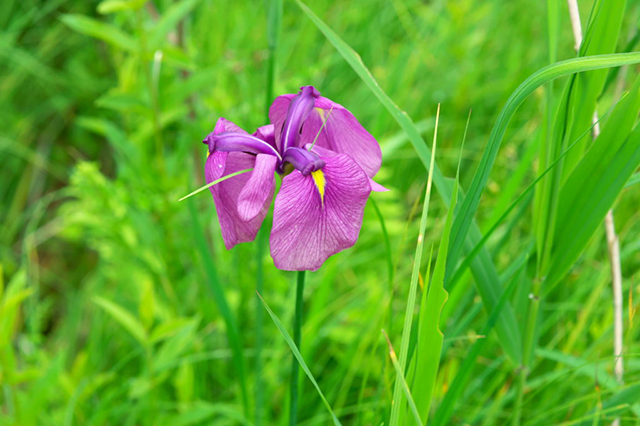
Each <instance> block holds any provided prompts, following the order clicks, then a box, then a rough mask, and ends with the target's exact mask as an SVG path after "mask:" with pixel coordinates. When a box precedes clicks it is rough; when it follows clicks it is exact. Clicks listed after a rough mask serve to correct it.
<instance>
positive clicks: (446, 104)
mask: <svg viewBox="0 0 640 426" xmlns="http://www.w3.org/2000/svg"><path fill="white" fill-rule="evenodd" d="M626 3H628V4H626ZM626 3H625V2H622V1H611V0H596V1H581V2H580V4H579V6H580V11H581V17H582V24H583V33H584V40H585V43H583V46H582V47H581V49H580V53H579V55H578V57H576V55H575V51H574V46H573V35H572V32H571V24H570V20H569V13H568V10H567V7H566V4H565V2H560V1H555V0H549V1H548V2H546V3H545V2H528V1H525V0H515V1H510V2H503V1H498V0H489V1H485V2H473V1H470V0H461V1H456V2H445V1H440V0H436V1H433V2H428V3H425V2H420V1H417V0H374V1H373V2H372V1H365V0H350V1H346V2H331V1H328V0H320V1H315V2H302V1H289V0H288V1H283V2H280V1H277V0H273V1H268V2H264V4H263V3H262V2H258V3H255V2H249V1H245V0H242V1H238V2H231V1H226V0H225V1H213V0H156V1H153V2H144V1H143V0H123V1H120V0H104V1H101V2H65V1H63V0H51V1H47V2H45V3H42V2H36V1H35V0H24V1H22V2H17V1H15V0H9V1H3V2H0V26H1V27H2V31H1V32H0V58H1V60H0V167H1V168H2V170H3V171H2V180H0V221H1V223H2V226H1V227H0V271H1V272H0V283H1V284H2V285H0V289H1V291H0V387H1V388H2V391H1V392H0V424H2V425H5V424H6V425H16V426H18V425H19V426H24V425H56V426H57V425H111V424H123V425H141V426H145V425H182V426H189V425H205V424H216V425H252V424H262V425H284V424H287V422H288V421H289V411H290V407H289V397H288V393H289V379H290V363H291V360H292V357H295V359H296V361H297V362H299V364H300V365H301V366H302V369H303V371H304V373H305V375H301V377H300V381H299V392H298V395H299V397H298V400H297V405H298V408H297V412H298V424H300V425H324V424H343V425H380V424H385V425H386V424H390V423H389V422H390V421H392V422H396V423H395V424H414V423H416V417H420V418H421V422H423V423H424V422H425V420H426V421H427V422H428V424H434V425H447V424H472V425H502V424H510V423H511V424H520V425H528V426H535V425H548V424H565V425H569V424H607V423H610V422H611V421H612V420H613V419H614V418H619V419H620V420H621V424H622V425H635V424H638V423H639V422H640V405H639V404H638V402H637V395H638V388H639V387H640V358H639V356H640V355H639V354H640V345H639V344H638V342H639V341H640V335H639V333H640V332H639V327H638V324H637V322H638V315H637V314H635V313H636V312H637V308H638V303H639V302H638V301H640V294H639V292H640V287H639V286H638V285H639V284H638V283H639V282H640V281H639V280H638V277H639V275H638V271H639V270H640V257H639V256H638V253H639V252H640V250H639V247H640V226H639V224H640V220H639V219H640V216H639V214H638V209H637V206H638V205H639V204H640V192H639V190H640V186H639V185H637V182H638V181H639V180H638V173H639V170H638V166H639V164H640V157H639V156H640V128H639V127H638V126H637V124H636V122H637V116H638V111H639V110H640V101H639V100H638V99H640V98H639V94H640V92H639V91H638V90H639V89H638V87H640V86H639V84H640V83H637V81H638V79H637V76H638V67H637V65H635V64H636V63H637V62H638V60H639V57H640V54H638V53H634V51H635V50H637V49H638V46H637V42H638V40H639V39H640V36H638V34H639V33H638V29H637V21H638V16H640V7H638V5H637V4H635V3H633V2H626ZM593 55H605V56H597V57H595V58H594V57H593ZM623 64H626V66H625V67H624V68H612V67H618V66H620V65H623ZM595 68H599V69H598V70H595ZM576 72H579V74H575V73H576ZM306 84H313V85H314V86H315V87H317V88H318V89H319V90H320V92H321V93H322V94H323V95H325V96H327V97H329V98H331V99H332V100H334V101H336V102H338V103H340V104H342V105H344V106H345V107H347V108H349V109H350V110H351V111H352V112H353V113H354V115H355V116H356V117H357V118H358V119H359V121H360V122H361V123H362V124H363V125H364V126H365V127H366V128H367V129H368V130H369V131H370V132H371V133H372V134H373V135H374V136H375V137H376V138H377V139H378V141H379V142H380V144H381V147H382V149H383V152H384V159H383V166H382V169H381V171H380V172H379V174H378V176H377V177H376V180H377V181H378V182H380V183H381V184H382V185H384V186H385V187H387V188H390V189H391V191H389V192H386V193H374V194H373V195H372V198H373V201H374V203H375V204H374V203H369V204H368V205H367V208H366V210H365V217H364V221H363V223H364V225H363V228H362V231H361V233H360V237H359V240H358V243H357V244H356V246H355V247H354V248H352V249H350V250H348V251H346V252H343V253H340V254H338V255H336V256H334V257H332V258H331V259H330V260H329V261H328V262H326V264H325V265H324V266H323V268H322V269H321V270H320V271H318V272H314V273H307V275H306V283H305V293H304V312H305V313H304V317H305V319H304V324H303V327H302V330H301V331H302V342H303V344H302V346H301V348H299V349H298V348H297V346H296V345H295V344H293V340H292V338H291V337H289V335H290V334H291V335H293V330H292V329H291V328H290V324H292V323H293V319H294V315H295V311H296V309H295V308H296V306H295V304H294V303H293V300H295V296H296V288H295V274H293V273H287V272H282V271H278V270H275V269H274V268H273V265H272V262H271V259H270V257H269V256H268V249H267V244H268V238H267V235H268V226H269V224H270V222H269V221H270V219H269V218H268V219H267V221H266V223H267V227H266V229H263V232H262V233H261V237H260V238H259V240H260V241H262V242H261V243H253V244H242V245H240V246H238V247H236V248H234V249H233V250H231V251H227V250H226V249H225V248H224V245H223V243H222V239H221V235H220V230H219V226H218V223H217V220H216V217H215V209H214V206H213V203H212V201H211V197H210V196H209V195H207V194H206V192H208V191H205V193H204V194H194V195H193V196H192V197H190V198H189V199H188V200H185V201H182V202H178V201H177V200H178V199H179V198H180V197H182V196H184V195H185V194H188V193H190V192H191V191H193V190H194V189H196V188H200V187H202V186H203V185H204V184H205V182H204V181H203V170H202V169H203V165H204V160H205V156H206V149H205V146H204V145H203V144H201V141H202V139H203V138H204V137H205V136H206V135H207V133H208V132H209V131H210V130H211V129H212V127H213V124H214V123H215V120H216V119H217V118H218V117H220V116H224V117H225V118H228V119H230V120H232V121H234V122H236V123H237V124H239V125H240V126H241V127H243V128H245V129H248V130H252V129H254V128H256V127H257V126H260V125H262V124H264V121H265V102H266V104H269V103H270V102H271V100H272V99H271V98H273V97H274V96H276V95H278V94H281V93H292V92H295V91H296V90H297V89H298V88H299V87H300V86H302V85H306ZM621 94H624V96H623V97H622V100H620V98H621ZM265 99H266V101H265ZM438 104H440V105H441V107H440V108H441V109H440V115H439V122H438V124H437V132H438V149H437V152H436V153H435V156H434V163H433V166H432V167H430V166H429V164H430V161H431V158H432V152H431V150H430V149H429V145H430V144H427V143H426V141H430V139H431V136H432V134H433V132H434V129H435V128H436V125H435V118H436V109H437V105H438ZM470 109H472V110H473V114H472V115H471V119H470V121H469V123H468V129H467V118H468V116H469V110H470ZM594 110H597V111H598V113H599V116H600V127H601V129H602V131H601V135H600V137H599V138H598V139H596V140H595V141H594V140H593V138H592V137H591V135H590V128H591V126H592V121H591V117H592V115H593V111H594ZM501 111H502V112H501ZM465 134H466V141H465V144H464V147H463V148H461V141H462V140H463V135H465ZM461 150H462V152H461ZM459 158H460V165H459V178H458V179H456V176H457V173H456V172H457V170H458V160H459ZM428 173H432V174H433V187H434V193H433V195H432V196H431V197H430V201H429V207H428V208H429V219H428V220H427V221H426V222H425V223H424V224H421V218H420V215H419V213H417V212H419V211H420V210H421V209H422V208H423V207H426V206H425V205H424V204H423V203H424V200H423V198H424V197H423V195H424V193H425V188H426V187H425V184H426V182H427V178H428ZM454 182H457V184H456V185H459V188H458V189H457V191H458V196H454V197H453V198H452V193H455V192H454ZM451 206H455V207H453V208H452V207H451ZM610 208H613V212H614V215H615V223H616V231H617V233H618V235H619V238H620V244H621V247H620V248H621V266H622V276H623V294H624V295H625V300H624V311H623V315H624V324H625V330H624V331H625V336H624V342H625V344H624V363H625V382H624V384H619V383H618V382H617V381H616V380H615V376H614V374H613V365H614V358H613V311H612V309H613V308H612V306H613V300H612V292H611V288H610V266H609V261H608V252H607V244H606V239H605V232H604V225H603V224H602V219H603V218H604V215H605V213H606V212H607V211H608V210H609V209H610ZM451 210H453V211H451ZM425 217H426V216H425ZM423 227H426V228H424V229H426V230H425V231H422V229H423ZM449 233H450V238H448V236H449ZM419 234H422V235H423V239H422V244H423V246H422V247H420V248H419V250H418V252H416V251H415V250H416V247H415V246H414V244H413V242H414V241H415V239H416V238H417V237H418V235H419ZM447 242H448V244H447ZM430 249H433V253H437V254H436V255H434V257H433V259H432V258H431V257H430V256H429V257H428V256H427V255H428V254H429V253H426V254H425V253H423V252H424V250H430ZM421 258H423V259H425V260H424V261H423V262H420V259H421ZM427 259H428V261H427ZM412 276H413V280H412ZM440 283H442V285H441V284H440ZM256 289H259V290H260V292H259V293H260V296H261V298H262V300H260V299H256ZM430 289H431V290H433V291H435V292H434V293H432V291H431V290H430ZM447 293H448V300H447V301H446V304H444V308H443V309H442V312H441V313H439V312H438V313H437V312H434V309H436V308H437V307H439V306H442V305H441V302H443V299H441V297H442V296H443V295H444V294H447ZM430 299H431V300H430ZM432 306H433V307H435V308H434V309H429V307H432ZM265 308H267V309H265ZM436 310H437V309H436ZM283 324H284V325H283ZM382 329H384V331H385V333H386V334H387V335H388V339H389V342H390V343H388V342H387V341H386V339H385V338H384V337H383V336H382V335H381V334H382V333H381V330H382ZM439 332H442V335H440V334H439ZM425 336H427V337H425ZM439 336H440V338H441V339H442V340H441V341H440V343H439V344H438V340H439ZM439 346H441V349H438V347H439ZM393 348H395V349H396V350H397V351H398V352H397V357H396V352H395V351H394V349H393ZM390 350H391V351H392V356H391V357H390ZM425 352H426V354H425ZM394 357H395V358H394ZM398 372H400V373H403V374H400V375H398ZM407 401H408V402H407Z"/></svg>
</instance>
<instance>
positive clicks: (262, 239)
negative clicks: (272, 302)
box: [254, 0, 282, 426]
mask: <svg viewBox="0 0 640 426" xmlns="http://www.w3.org/2000/svg"><path fill="white" fill-rule="evenodd" d="M266 7H267V45H268V49H269V59H268V63H267V74H266V90H265V104H264V116H265V120H266V122H269V108H270V106H271V102H272V101H273V86H274V85H275V75H276V52H277V50H278V44H279V43H278V42H279V38H280V31H281V28H280V27H281V25H280V23H281V22H282V0H270V1H268V2H267V3H266ZM267 235H268V225H265V223H264V222H263V223H262V225H261V227H260V230H259V231H258V237H257V239H256V244H257V248H256V291H257V292H258V294H261V293H262V291H263V288H264V268H263V263H264V257H265V252H266V249H267ZM254 309H255V314H256V328H255V333H256V359H255V372H256V383H255V395H254V396H255V406H256V410H255V426H261V425H262V418H263V416H264V401H265V398H264V393H265V389H264V384H263V383H264V380H263V379H264V374H263V371H262V346H263V341H264V337H263V322H264V310H263V309H262V306H261V303H260V299H259V298H257V297H256V300H255V308H254Z"/></svg>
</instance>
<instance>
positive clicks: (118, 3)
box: [98, 0, 147, 15]
mask: <svg viewBox="0 0 640 426" xmlns="http://www.w3.org/2000/svg"><path fill="white" fill-rule="evenodd" d="M146 2H147V0H104V1H101V2H100V4H98V13H101V14H103V15H106V14H109V13H114V12H121V11H123V10H138V9H140V8H141V7H142V6H144V4H145V3H146Z"/></svg>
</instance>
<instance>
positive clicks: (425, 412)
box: [413, 150, 458, 424]
mask: <svg viewBox="0 0 640 426" xmlns="http://www.w3.org/2000/svg"><path fill="white" fill-rule="evenodd" d="M434 151H435V150H434ZM457 198H458V180H457V179H456V181H455V183H454V184H453V195H452V196H451V205H450V206H449V211H448V213H447V219H446V222H445V225H444V230H443V231H442V238H441V240H440V247H439V248H438V257H437V259H436V266H435V269H434V271H433V278H432V279H431V285H429V289H428V292H427V291H426V288H425V291H424V292H423V293H422V302H421V303H420V323H419V326H418V342H417V347H418V353H417V358H416V359H419V361H420V362H417V363H416V375H415V381H414V386H413V394H414V395H415V398H416V400H417V401H418V404H419V407H420V417H421V419H422V421H423V422H424V423H425V424H426V423H427V420H428V418H429V412H430V410H431V401H432V399H433V391H434V388H435V385H436V378H437V376H438V368H439V366H440V354H441V353H442V343H443V341H444V334H443V333H442V331H441V330H440V315H441V313H442V309H443V307H444V304H445V303H446V301H447V298H448V296H449V295H448V293H447V291H446V290H445V289H444V274H445V266H446V262H447V251H448V250H449V236H450V234H451V225H452V223H453V213H454V211H455V208H456V200H457ZM427 279H428V277H427ZM425 287H426V286H425Z"/></svg>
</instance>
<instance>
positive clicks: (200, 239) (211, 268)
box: [188, 200, 249, 417]
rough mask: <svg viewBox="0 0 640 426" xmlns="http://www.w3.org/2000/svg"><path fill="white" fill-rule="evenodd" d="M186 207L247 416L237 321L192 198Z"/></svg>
mask: <svg viewBox="0 0 640 426" xmlns="http://www.w3.org/2000/svg"><path fill="white" fill-rule="evenodd" d="M188 207H189V214H190V216H191V223H192V231H193V236H194V239H195V242H196V246H197V248H198V252H199V253H200V257H201V260H202V263H203V264H204V270H205V274H206V277H207V289H208V290H209V292H210V294H211V296H212V297H213V300H214V302H215V304H216V306H217V308H218V311H219V312H220V315H222V318H223V319H224V321H225V325H226V327H227V338H228V340H229V345H230V346H231V351H232V353H233V357H232V362H233V364H234V369H235V370H236V374H237V375H238V376H239V377H238V381H239V382H240V383H239V385H238V386H239V387H240V394H241V396H242V407H243V409H244V413H245V416H247V417H248V416H249V398H248V393H247V384H246V383H247V382H246V374H245V357H244V352H243V345H242V341H241V336H240V331H239V327H238V323H237V321H236V318H235V316H234V315H233V312H232V311H231V307H230V306H229V302H228V301H227V298H226V296H225V294H224V290H223V288H222V284H221V282H220V277H219V276H218V270H217V268H216V264H215V262H213V260H212V259H214V256H213V252H212V250H211V248H210V247H209V245H208V244H207V240H206V239H205V237H204V234H203V233H202V229H203V228H202V226H201V225H200V220H199V218H198V213H197V211H196V206H195V204H194V201H193V200H191V201H190V202H189V203H188Z"/></svg>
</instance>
